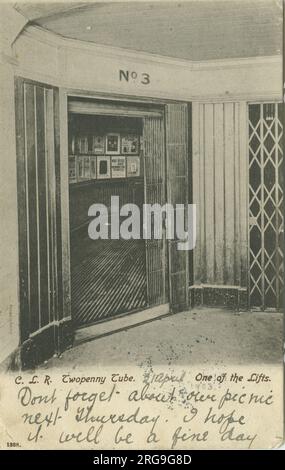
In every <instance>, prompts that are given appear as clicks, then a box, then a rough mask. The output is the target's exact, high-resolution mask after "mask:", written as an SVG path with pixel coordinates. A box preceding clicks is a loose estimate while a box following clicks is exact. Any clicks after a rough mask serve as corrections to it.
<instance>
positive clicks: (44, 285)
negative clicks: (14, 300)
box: [34, 86, 49, 327]
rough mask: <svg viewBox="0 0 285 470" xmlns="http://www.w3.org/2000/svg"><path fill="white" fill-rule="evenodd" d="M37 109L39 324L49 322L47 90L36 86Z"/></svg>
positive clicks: (43, 324) (42, 324)
mask: <svg viewBox="0 0 285 470" xmlns="http://www.w3.org/2000/svg"><path fill="white" fill-rule="evenodd" d="M34 89H35V99H36V102H35V110H36V155H37V173H38V174H37V190H38V223H39V227H38V247H39V252H38V257H39V286H40V289H39V290H40V317H39V326H40V327H42V326H45V325H46V324H47V323H48V322H49V272H48V271H49V263H48V251H49V250H48V238H47V237H48V225H47V185H48V181H47V173H46V170H47V168H46V132H45V128H46V125H45V120H46V109H45V90H44V88H42V87H38V86H36V87H35V88H34Z"/></svg>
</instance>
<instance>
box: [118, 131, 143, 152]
mask: <svg viewBox="0 0 285 470" xmlns="http://www.w3.org/2000/svg"><path fill="white" fill-rule="evenodd" d="M121 149H122V153H124V154H126V155H138V153H139V136H138V135H135V134H124V135H122V138H121Z"/></svg>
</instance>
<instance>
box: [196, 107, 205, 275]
mask: <svg viewBox="0 0 285 470" xmlns="http://www.w3.org/2000/svg"><path fill="white" fill-rule="evenodd" d="M199 110H200V113H199V132H200V136H199V144H200V158H199V166H200V195H199V207H200V209H198V210H199V211H200V234H201V238H200V240H198V243H200V247H201V249H200V263H201V282H206V269H205V266H206V230H205V227H206V217H205V205H206V204H205V203H206V196H205V167H206V162H205V107H204V105H202V104H200V105H199ZM196 246H197V242H196Z"/></svg>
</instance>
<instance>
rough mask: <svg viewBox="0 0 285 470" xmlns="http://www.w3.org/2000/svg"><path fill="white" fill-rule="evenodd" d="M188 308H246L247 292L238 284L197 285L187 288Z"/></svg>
mask: <svg viewBox="0 0 285 470" xmlns="http://www.w3.org/2000/svg"><path fill="white" fill-rule="evenodd" d="M189 304H190V308H191V307H192V308H193V307H198V306H202V305H203V306H209V307H226V308H228V309H231V310H248V308H249V306H248V292H247V289H246V288H242V287H239V286H222V285H220V286H219V285H213V286H212V285H211V286H210V285H197V286H191V287H190V288H189Z"/></svg>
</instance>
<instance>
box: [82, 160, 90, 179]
mask: <svg viewBox="0 0 285 470" xmlns="http://www.w3.org/2000/svg"><path fill="white" fill-rule="evenodd" d="M83 159H84V173H83V175H84V179H86V180H88V179H90V157H83Z"/></svg>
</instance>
